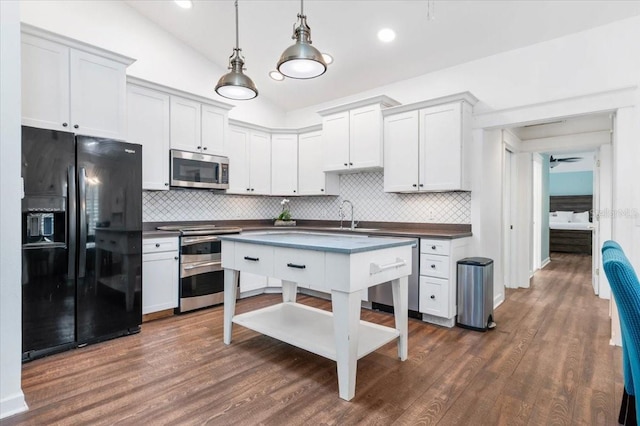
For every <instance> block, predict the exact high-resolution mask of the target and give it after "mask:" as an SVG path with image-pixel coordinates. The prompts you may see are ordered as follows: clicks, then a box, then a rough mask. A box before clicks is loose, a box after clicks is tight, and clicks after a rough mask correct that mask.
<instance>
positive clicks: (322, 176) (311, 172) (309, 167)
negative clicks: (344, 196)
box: [298, 131, 340, 195]
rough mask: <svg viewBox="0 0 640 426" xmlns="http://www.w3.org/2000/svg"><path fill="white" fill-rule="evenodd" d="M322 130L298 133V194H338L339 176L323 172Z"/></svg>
mask: <svg viewBox="0 0 640 426" xmlns="http://www.w3.org/2000/svg"><path fill="white" fill-rule="evenodd" d="M322 143H323V138H322V132H321V131H317V132H309V133H301V134H300V135H298V195H338V194H339V193H340V176H338V175H337V174H335V173H325V172H324V171H323V164H322V162H321V161H319V159H321V158H322V153H323V148H322Z"/></svg>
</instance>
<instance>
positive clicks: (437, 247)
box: [420, 238, 451, 256]
mask: <svg viewBox="0 0 640 426" xmlns="http://www.w3.org/2000/svg"><path fill="white" fill-rule="evenodd" d="M450 246H451V242H450V241H449V240H435V239H429V238H421V239H420V253H427V254H438V255H441V256H448V255H449V247H450Z"/></svg>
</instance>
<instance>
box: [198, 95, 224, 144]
mask: <svg viewBox="0 0 640 426" xmlns="http://www.w3.org/2000/svg"><path fill="white" fill-rule="evenodd" d="M200 123H201V126H202V131H201V138H202V139H201V141H202V144H201V150H202V152H204V153H206V154H214V155H224V141H225V140H226V138H227V128H228V123H227V111H226V110H224V109H222V108H218V107H215V106H213V105H208V104H202V107H201V119H200Z"/></svg>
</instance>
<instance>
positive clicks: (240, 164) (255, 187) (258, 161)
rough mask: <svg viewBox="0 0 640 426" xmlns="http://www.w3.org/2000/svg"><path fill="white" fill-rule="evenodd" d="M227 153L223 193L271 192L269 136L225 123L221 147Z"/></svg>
mask: <svg viewBox="0 0 640 426" xmlns="http://www.w3.org/2000/svg"><path fill="white" fill-rule="evenodd" d="M225 151H226V153H227V155H228V156H229V189H227V193H235V194H249V195H269V194H271V136H270V135H269V133H266V132H261V131H257V130H253V129H248V128H244V127H238V126H229V138H228V143H227V147H226V149H225Z"/></svg>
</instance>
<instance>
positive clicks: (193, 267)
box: [183, 260, 222, 271]
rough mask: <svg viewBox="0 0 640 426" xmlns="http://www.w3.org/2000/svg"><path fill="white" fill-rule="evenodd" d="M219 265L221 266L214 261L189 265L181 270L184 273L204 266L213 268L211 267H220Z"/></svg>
mask: <svg viewBox="0 0 640 426" xmlns="http://www.w3.org/2000/svg"><path fill="white" fill-rule="evenodd" d="M220 264H222V262H221V261H219V260H218V261H215V262H201V263H192V264H191V265H185V266H183V268H184V269H185V270H186V271H190V270H191V269H196V268H204V267H205V266H213V265H220Z"/></svg>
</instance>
